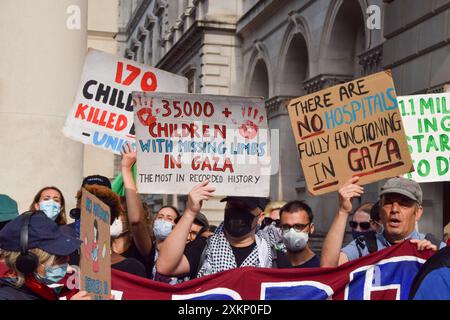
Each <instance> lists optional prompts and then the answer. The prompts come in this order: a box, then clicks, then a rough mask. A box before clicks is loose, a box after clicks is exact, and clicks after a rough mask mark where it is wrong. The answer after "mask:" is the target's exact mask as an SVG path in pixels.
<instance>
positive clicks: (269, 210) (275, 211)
mask: <svg viewBox="0 0 450 320" xmlns="http://www.w3.org/2000/svg"><path fill="white" fill-rule="evenodd" d="M285 204H286V201H272V202H269V204H268V205H267V206H266V208H265V209H264V215H265V218H264V220H263V221H262V223H261V228H260V229H261V230H264V231H265V232H267V233H268V234H269V236H270V237H271V239H272V241H273V242H274V243H275V245H274V247H275V249H276V250H282V251H285V249H286V248H285V247H284V244H283V237H282V234H281V223H280V209H281V207H283V206H284V205H285Z"/></svg>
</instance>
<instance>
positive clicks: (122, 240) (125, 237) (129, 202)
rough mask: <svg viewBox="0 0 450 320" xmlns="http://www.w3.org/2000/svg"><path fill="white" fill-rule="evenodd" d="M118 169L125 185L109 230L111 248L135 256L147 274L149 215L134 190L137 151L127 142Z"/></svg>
mask: <svg viewBox="0 0 450 320" xmlns="http://www.w3.org/2000/svg"><path fill="white" fill-rule="evenodd" d="M121 155H122V160H121V173H122V179H123V184H124V189H125V200H126V201H125V208H126V209H125V213H126V214H122V215H119V216H118V217H117V218H118V219H116V220H115V222H114V224H113V226H114V227H115V228H114V229H113V231H114V232H113V234H112V238H113V240H112V248H113V251H114V252H116V253H118V254H120V255H121V256H123V257H126V258H135V259H137V260H138V261H140V262H141V263H142V264H143V265H144V266H145V270H146V271H145V274H146V277H148V278H150V277H151V272H152V267H153V264H154V263H153V261H152V257H153V256H154V248H153V243H152V239H151V236H150V229H149V222H150V221H149V217H148V215H147V213H146V211H145V209H144V206H143V204H142V200H141V196H140V194H139V193H138V192H137V187H136V183H135V181H134V177H133V172H132V167H133V165H134V164H135V162H136V157H137V155H136V151H135V150H134V149H133V147H132V146H131V145H130V144H129V143H127V144H125V145H124V146H123V149H122V150H121Z"/></svg>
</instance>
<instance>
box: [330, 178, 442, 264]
mask: <svg viewBox="0 0 450 320" xmlns="http://www.w3.org/2000/svg"><path fill="white" fill-rule="evenodd" d="M358 181H359V177H353V178H351V179H350V180H348V181H347V182H346V183H345V184H344V185H343V186H342V187H341V188H340V189H339V192H338V193H339V211H338V213H337V214H336V216H335V218H334V220H333V223H332V225H331V227H330V230H329V231H328V234H327V236H326V238H325V241H324V244H323V250H322V258H321V266H326V267H334V266H338V265H341V264H343V263H345V262H347V261H349V260H354V259H357V258H359V251H358V248H357V245H356V240H353V241H352V242H351V243H350V244H348V245H347V246H346V247H345V248H342V250H341V246H342V241H343V238H344V233H345V224H346V221H347V218H348V216H349V213H350V212H351V211H352V199H353V198H354V197H360V196H361V195H362V194H363V193H364V189H363V187H361V186H359V185H358V184H357V182H358ZM380 207H381V210H380V217H381V223H382V225H383V228H384V231H383V232H382V233H377V234H376V240H377V241H376V243H377V250H381V249H384V248H386V247H389V246H391V245H394V244H397V243H400V242H402V241H405V240H410V241H411V242H412V243H414V244H416V245H417V249H418V250H419V251H421V250H425V249H430V250H433V251H437V249H438V248H437V245H436V244H433V243H432V242H431V241H429V240H427V239H426V237H425V235H424V234H421V233H418V232H417V231H415V223H416V221H419V220H420V218H421V216H422V213H423V207H422V189H421V188H420V185H419V184H418V183H417V182H415V181H413V180H410V179H405V178H398V177H396V178H391V179H389V180H388V181H387V182H386V183H385V184H384V186H383V187H382V188H381V192H380ZM442 246H445V244H444V243H440V244H439V247H442ZM367 254H369V250H368V246H367V245H366V246H365V247H364V249H362V250H361V255H362V256H365V255H367Z"/></svg>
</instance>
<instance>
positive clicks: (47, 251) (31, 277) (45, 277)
mask: <svg viewBox="0 0 450 320" xmlns="http://www.w3.org/2000/svg"><path fill="white" fill-rule="evenodd" d="M80 244H81V241H80V240H78V239H75V238H72V237H69V236H66V235H64V234H63V233H62V232H61V231H60V229H59V228H58V225H57V224H56V223H55V222H54V221H52V220H51V219H49V218H48V217H47V216H46V213H44V212H42V211H34V212H28V213H26V214H22V215H20V216H18V217H17V218H16V219H14V220H12V221H11V222H10V223H8V224H7V225H6V226H5V227H4V228H3V229H2V230H1V231H0V249H1V251H2V256H3V257H4V258H5V262H6V265H7V266H8V268H9V269H10V271H9V273H8V275H7V276H6V277H3V278H0V300H57V299H58V297H59V295H61V294H63V292H64V291H62V292H60V293H58V292H57V291H56V289H52V288H51V287H49V286H50V285H54V284H57V283H58V282H59V281H61V280H62V279H63V278H64V276H65V275H66V272H67V267H68V263H67V262H68V259H69V257H68V255H69V254H71V253H72V252H74V251H75V250H77V249H78V247H79V246H80ZM71 300H90V296H89V295H88V294H87V293H86V292H85V291H80V292H78V293H76V294H75V295H73V296H72V297H71Z"/></svg>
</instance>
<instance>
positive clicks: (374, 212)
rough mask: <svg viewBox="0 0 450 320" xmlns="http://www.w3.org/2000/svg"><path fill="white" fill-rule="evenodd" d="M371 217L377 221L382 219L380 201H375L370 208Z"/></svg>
mask: <svg viewBox="0 0 450 320" xmlns="http://www.w3.org/2000/svg"><path fill="white" fill-rule="evenodd" d="M370 219H371V220H373V221H377V222H378V221H380V201H377V202H375V204H374V205H373V206H372V208H371V209H370Z"/></svg>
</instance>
